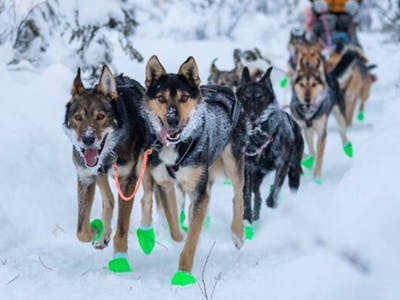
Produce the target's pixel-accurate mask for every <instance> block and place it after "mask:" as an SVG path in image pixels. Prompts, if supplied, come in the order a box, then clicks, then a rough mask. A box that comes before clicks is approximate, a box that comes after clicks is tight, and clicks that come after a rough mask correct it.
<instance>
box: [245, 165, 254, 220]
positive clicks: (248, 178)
mask: <svg viewBox="0 0 400 300" xmlns="http://www.w3.org/2000/svg"><path fill="white" fill-rule="evenodd" d="M252 173H253V172H252V171H251V170H250V168H249V167H248V166H246V167H245V176H244V215H243V220H246V221H247V222H249V223H252V221H253V213H252V209H251V196H252V195H251V190H252V185H253V183H252V181H253V176H252Z"/></svg>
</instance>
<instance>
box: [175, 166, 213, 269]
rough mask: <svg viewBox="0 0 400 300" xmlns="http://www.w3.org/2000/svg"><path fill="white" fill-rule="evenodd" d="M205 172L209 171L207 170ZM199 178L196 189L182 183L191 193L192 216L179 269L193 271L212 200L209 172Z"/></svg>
mask: <svg viewBox="0 0 400 300" xmlns="http://www.w3.org/2000/svg"><path fill="white" fill-rule="evenodd" d="M204 173H207V172H206V171H205V172H204ZM201 177H202V178H201V179H200V178H199V180H198V183H197V186H196V188H195V189H191V188H190V186H189V189H187V188H188V186H187V185H182V186H183V188H184V189H185V191H186V192H187V193H188V194H189V197H190V200H191V205H190V218H189V231H188V234H187V238H186V242H185V246H184V248H183V250H182V252H181V255H180V259H179V271H185V272H189V273H191V271H192V268H193V261H194V256H195V253H196V248H197V244H198V241H199V237H200V233H201V229H202V228H203V224H204V219H205V217H206V215H207V210H208V204H209V201H210V191H209V189H208V188H207V185H208V174H204V175H203V176H201Z"/></svg>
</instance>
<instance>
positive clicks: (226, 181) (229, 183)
mask: <svg viewBox="0 0 400 300" xmlns="http://www.w3.org/2000/svg"><path fill="white" fill-rule="evenodd" d="M224 185H225V186H232V181H230V180H229V179H227V180H225V181H224Z"/></svg>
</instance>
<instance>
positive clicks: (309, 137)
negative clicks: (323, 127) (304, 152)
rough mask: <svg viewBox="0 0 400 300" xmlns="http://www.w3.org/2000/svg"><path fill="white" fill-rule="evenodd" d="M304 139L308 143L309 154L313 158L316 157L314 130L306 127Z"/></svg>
mask: <svg viewBox="0 0 400 300" xmlns="http://www.w3.org/2000/svg"><path fill="white" fill-rule="evenodd" d="M304 137H305V139H306V142H307V147H308V154H309V155H310V156H312V157H315V148H314V129H313V128H312V127H305V128H304Z"/></svg>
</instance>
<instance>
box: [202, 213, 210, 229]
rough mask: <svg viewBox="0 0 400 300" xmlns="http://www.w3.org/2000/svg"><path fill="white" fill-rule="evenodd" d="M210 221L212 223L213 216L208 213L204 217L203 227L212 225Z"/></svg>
mask: <svg viewBox="0 0 400 300" xmlns="http://www.w3.org/2000/svg"><path fill="white" fill-rule="evenodd" d="M210 223H211V218H210V216H209V215H207V216H206V218H205V219H204V224H203V228H204V229H205V230H207V229H208V228H209V227H210Z"/></svg>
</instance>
